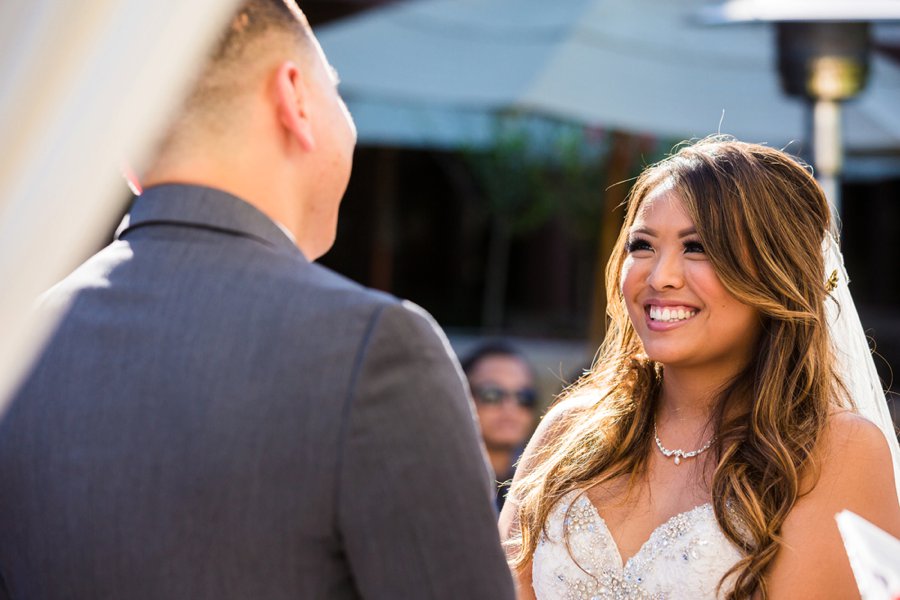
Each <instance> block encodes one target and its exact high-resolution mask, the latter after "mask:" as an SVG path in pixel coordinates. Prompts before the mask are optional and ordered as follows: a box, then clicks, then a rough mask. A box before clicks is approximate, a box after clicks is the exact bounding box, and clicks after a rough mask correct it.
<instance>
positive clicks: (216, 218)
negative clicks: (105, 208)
mask: <svg viewBox="0 0 900 600" xmlns="http://www.w3.org/2000/svg"><path fill="white" fill-rule="evenodd" d="M148 225H183V226H187V227H197V228H202V229H211V230H215V231H221V232H224V233H229V234H232V235H240V236H243V237H249V238H253V239H256V240H257V241H260V242H262V243H264V244H266V245H268V246H272V247H274V248H276V249H278V250H281V251H284V252H289V253H291V254H296V255H297V256H298V257H303V253H302V252H300V249H299V248H298V247H297V246H296V244H295V243H294V242H293V240H292V239H291V237H290V235H289V234H288V232H287V231H285V230H283V229H282V227H281V226H279V225H278V224H276V223H275V222H274V221H272V219H270V218H269V217H267V216H266V215H264V214H263V213H262V212H260V211H259V210H258V209H257V208H256V207H254V206H253V205H251V204H250V203H249V202H246V201H244V200H241V199H240V198H238V197H237V196H234V195H232V194H229V193H228V192H224V191H222V190H217V189H214V188H209V187H204V186H199V185H187V184H176V183H169V184H163V185H158V186H153V187H151V188H147V189H146V190H144V193H143V194H141V195H140V196H138V197H137V199H136V200H135V201H134V204H133V205H132V207H131V210H130V211H129V213H128V214H127V215H126V216H125V218H124V219H123V220H122V223H121V225H119V228H118V230H116V238H117V239H118V238H121V237H122V236H124V235H126V234H127V233H128V232H129V231H131V230H134V229H136V228H138V227H144V226H148ZM304 260H305V257H304Z"/></svg>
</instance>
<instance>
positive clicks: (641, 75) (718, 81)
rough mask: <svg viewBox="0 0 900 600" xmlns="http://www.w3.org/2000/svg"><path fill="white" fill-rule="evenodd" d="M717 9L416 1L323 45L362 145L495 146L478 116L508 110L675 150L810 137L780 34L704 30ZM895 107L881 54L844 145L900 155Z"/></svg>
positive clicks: (368, 18)
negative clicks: (784, 63) (697, 142)
mask: <svg viewBox="0 0 900 600" xmlns="http://www.w3.org/2000/svg"><path fill="white" fill-rule="evenodd" d="M709 4H710V3H709V2H708V1H706V0H679V1H678V2H671V1H670V0H629V1H627V2H625V1H622V0H566V2H545V1H543V0H414V1H411V2H407V3H401V4H396V5H391V6H389V7H386V8H382V9H376V10H372V11H369V12H366V13H362V14H360V15H358V16H356V17H353V18H350V19H347V20H344V21H339V22H336V23H334V24H331V25H328V26H326V27H324V28H320V29H319V39H320V41H321V42H322V45H323V47H324V48H325V51H326V53H327V54H328V56H329V59H330V60H331V61H332V63H333V64H334V65H335V67H336V68H337V70H338V71H339V73H340V75H341V79H342V82H343V83H342V91H343V94H344V96H345V97H346V98H347V100H348V104H349V105H350V107H351V110H352V111H353V112H354V113H355V114H356V115H357V124H358V127H359V131H360V139H361V141H362V142H363V143H366V142H369V143H384V144H390V143H394V144H397V145H405V144H408V143H412V145H417V146H427V145H434V146H438V147H448V146H450V145H452V144H453V143H454V142H455V143H458V144H460V145H467V144H471V143H472V140H473V139H476V140H478V139H489V133H488V132H486V131H484V130H483V129H481V130H479V126H478V125H477V123H478V118H477V117H476V116H475V115H477V114H479V113H480V114H482V115H487V116H490V115H492V114H496V113H498V112H510V111H526V112H534V113H539V114H544V115H547V116H551V117H554V118H559V119H563V120H571V121H576V122H580V123H584V124H586V125H589V126H596V127H606V128H615V129H621V130H626V131H631V132H634V133H645V134H651V135H657V136H661V137H667V138H673V139H689V138H695V137H702V136H705V135H708V134H711V133H716V132H720V131H721V132H722V133H730V134H733V135H735V136H737V137H739V138H741V139H745V140H747V141H756V142H765V143H769V144H772V145H775V146H779V147H782V146H786V145H788V144H790V143H792V142H797V141H799V140H802V139H803V138H804V137H805V135H806V130H805V123H806V111H805V107H804V105H803V102H802V101H799V100H796V99H792V98H788V97H786V96H785V95H784V94H783V93H782V92H781V89H780V85H779V81H778V75H777V71H776V66H775V60H776V57H775V40H774V31H773V30H772V28H771V27H767V26H764V25H735V26H709V25H704V24H702V23H700V22H699V20H698V19H697V15H698V14H699V11H700V9H701V8H703V7H704V6H708V5H709ZM898 98H900V67H898V66H897V65H895V64H894V63H891V62H890V61H889V60H887V59H884V58H881V57H880V56H877V55H876V56H875V57H874V58H873V63H872V68H871V79H870V84H869V86H868V88H867V90H866V91H865V92H863V94H861V96H860V97H859V98H858V99H855V100H853V101H851V102H849V103H848V104H847V105H846V110H845V142H846V145H847V148H848V149H850V150H853V151H881V150H888V149H896V148H898V147H900V122H898V121H900V115H898V113H897V111H896V110H895V106H896V102H897V99H898ZM439 115H440V116H439ZM370 118H372V119H373V120H371V121H370ZM374 119H377V122H376V120H374ZM454 122H456V123H457V124H458V126H457V127H454V126H453V123H454ZM489 122H490V119H485V120H484V123H489ZM435 123H440V125H439V126H435V125H434V124H435ZM486 126H487V125H485V127H486ZM454 129H457V130H458V132H459V133H458V135H457V136H456V137H455V138H454V136H453V135H452V132H453V131H454ZM410 140H412V142H410Z"/></svg>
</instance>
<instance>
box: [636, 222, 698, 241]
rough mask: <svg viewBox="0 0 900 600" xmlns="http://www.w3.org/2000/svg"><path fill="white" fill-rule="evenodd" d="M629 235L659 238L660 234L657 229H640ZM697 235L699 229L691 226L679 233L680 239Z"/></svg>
mask: <svg viewBox="0 0 900 600" xmlns="http://www.w3.org/2000/svg"><path fill="white" fill-rule="evenodd" d="M629 233H630V234H631V235H634V234H635V233H643V234H644V235H649V236H652V237H658V236H659V234H658V233H657V231H656V230H655V229H650V228H649V227H638V228H637V229H632V230H631V231H630V232H629ZM696 234H697V228H696V227H694V226H693V225H691V226H690V227H688V228H687V229H682V230H681V231H679V232H678V237H679V238H683V237H688V236H690V235H696Z"/></svg>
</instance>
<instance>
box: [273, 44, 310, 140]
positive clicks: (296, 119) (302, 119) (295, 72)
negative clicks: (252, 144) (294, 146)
mask: <svg viewBox="0 0 900 600" xmlns="http://www.w3.org/2000/svg"><path fill="white" fill-rule="evenodd" d="M311 92H312V90H311V88H310V84H309V81H308V78H307V77H306V73H305V72H304V71H302V70H301V67H300V66H298V65H297V63H295V62H293V61H289V60H288V61H284V62H283V63H281V64H280V65H279V66H278V70H277V71H276V72H275V107H276V110H277V111H278V121H279V123H281V126H282V127H283V128H284V131H285V133H286V134H287V135H288V136H290V137H291V138H292V139H294V140H296V142H297V143H298V144H299V145H300V147H301V148H302V149H303V150H306V151H307V152H309V151H311V150H313V149H315V147H316V140H315V137H314V136H313V128H312V121H311V117H312V114H311V112H312V111H311V108H312V96H311Z"/></svg>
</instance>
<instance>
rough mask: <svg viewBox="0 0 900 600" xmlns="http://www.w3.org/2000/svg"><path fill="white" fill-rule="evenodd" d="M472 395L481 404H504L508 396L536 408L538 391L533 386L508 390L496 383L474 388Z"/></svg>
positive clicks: (525, 405)
mask: <svg viewBox="0 0 900 600" xmlns="http://www.w3.org/2000/svg"><path fill="white" fill-rule="evenodd" d="M472 395H473V396H475V400H476V401H477V402H478V403H479V404H485V405H488V406H494V405H500V404H503V401H504V400H505V399H506V398H512V399H514V400H515V401H516V404H518V405H519V406H521V407H523V408H534V406H535V404H537V391H536V390H535V389H533V388H524V389H521V390H507V389H504V388H502V387H498V386H496V385H484V386H477V387H474V388H472Z"/></svg>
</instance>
